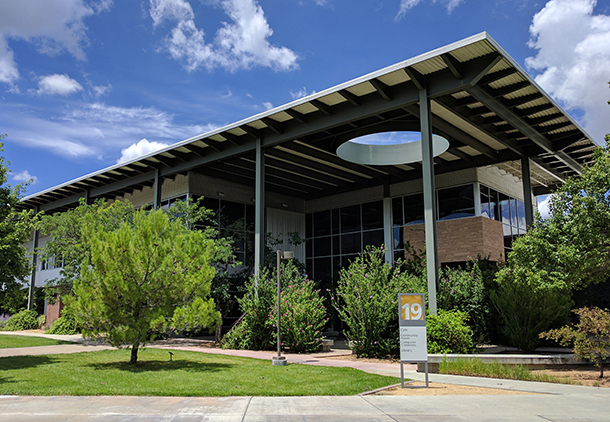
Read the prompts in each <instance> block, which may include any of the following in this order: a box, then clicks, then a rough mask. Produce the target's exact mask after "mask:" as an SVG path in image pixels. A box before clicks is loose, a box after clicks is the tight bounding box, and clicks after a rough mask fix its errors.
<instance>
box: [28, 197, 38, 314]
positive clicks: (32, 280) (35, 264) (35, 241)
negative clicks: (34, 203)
mask: <svg viewBox="0 0 610 422" xmlns="http://www.w3.org/2000/svg"><path fill="white" fill-rule="evenodd" d="M36 214H38V207H36ZM37 249H38V230H34V239H33V241H32V252H33V253H32V275H31V277H30V288H29V291H28V310H29V311H31V310H32V309H34V290H35V289H36V271H37V270H38V252H37Z"/></svg>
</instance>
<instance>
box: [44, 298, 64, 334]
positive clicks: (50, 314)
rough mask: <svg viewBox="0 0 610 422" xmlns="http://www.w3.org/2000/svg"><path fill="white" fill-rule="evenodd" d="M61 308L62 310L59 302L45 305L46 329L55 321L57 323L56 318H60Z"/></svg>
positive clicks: (62, 305)
mask: <svg viewBox="0 0 610 422" xmlns="http://www.w3.org/2000/svg"><path fill="white" fill-rule="evenodd" d="M63 308H64V304H63V302H62V301H61V300H58V301H57V302H55V304H53V305H51V304H47V314H46V317H47V318H46V321H45V327H46V328H50V327H51V326H52V325H53V323H54V322H55V321H57V318H59V317H60V316H61V310H62V309H63Z"/></svg>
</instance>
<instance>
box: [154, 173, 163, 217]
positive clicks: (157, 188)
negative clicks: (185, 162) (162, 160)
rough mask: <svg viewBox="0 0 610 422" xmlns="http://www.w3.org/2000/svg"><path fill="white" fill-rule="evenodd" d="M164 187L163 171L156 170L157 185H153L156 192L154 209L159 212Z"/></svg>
mask: <svg viewBox="0 0 610 422" xmlns="http://www.w3.org/2000/svg"><path fill="white" fill-rule="evenodd" d="M162 185H163V180H162V179H161V169H159V168H157V169H156V170H155V184H154V185H153V190H154V199H153V209H154V210H158V209H159V208H161V189H162Z"/></svg>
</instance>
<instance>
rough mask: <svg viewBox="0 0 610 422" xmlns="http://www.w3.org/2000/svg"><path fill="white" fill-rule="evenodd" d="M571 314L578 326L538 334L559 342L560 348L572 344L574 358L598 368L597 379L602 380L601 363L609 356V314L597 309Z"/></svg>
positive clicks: (585, 309)
mask: <svg viewBox="0 0 610 422" xmlns="http://www.w3.org/2000/svg"><path fill="white" fill-rule="evenodd" d="M573 312H574V313H575V314H576V315H578V319H579V321H578V324H576V325H575V326H573V327H570V326H565V327H562V328H560V329H558V330H550V331H547V332H545V333H540V337H541V338H546V339H552V340H555V341H559V343H560V344H561V345H562V346H568V345H572V344H573V345H574V353H575V354H576V356H577V357H578V358H579V359H588V360H590V361H591V362H593V363H594V364H595V366H598V367H599V370H600V374H599V377H600V378H603V377H604V364H603V362H604V359H605V358H607V357H608V356H610V313H608V310H607V309H606V310H605V311H603V310H601V309H599V308H597V307H592V308H580V309H574V311H573Z"/></svg>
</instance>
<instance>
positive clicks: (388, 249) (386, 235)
mask: <svg viewBox="0 0 610 422" xmlns="http://www.w3.org/2000/svg"><path fill="white" fill-rule="evenodd" d="M383 243H384V244H385V262H387V263H388V264H393V263H394V251H393V249H394V233H393V227H392V198H383Z"/></svg>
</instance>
